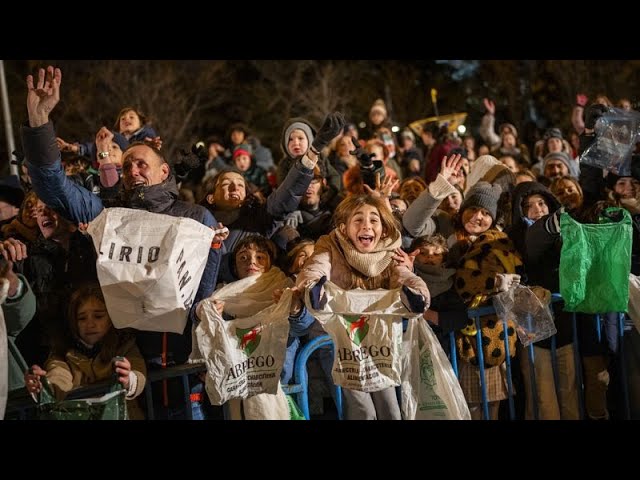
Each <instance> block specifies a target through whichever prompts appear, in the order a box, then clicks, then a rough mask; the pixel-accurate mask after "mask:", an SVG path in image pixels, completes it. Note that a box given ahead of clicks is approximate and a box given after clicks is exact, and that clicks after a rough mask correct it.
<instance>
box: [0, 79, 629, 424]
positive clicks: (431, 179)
mask: <svg viewBox="0 0 640 480" xmlns="http://www.w3.org/2000/svg"><path fill="white" fill-rule="evenodd" d="M26 84H27V91H28V95H27V109H28V122H27V124H25V125H23V126H22V128H21V135H22V142H23V148H24V159H25V160H24V163H23V164H22V165H21V169H22V175H21V177H20V178H18V177H15V176H9V177H5V178H3V179H1V180H0V221H1V224H2V226H1V228H0V231H1V233H2V241H1V243H0V247H1V248H0V250H1V253H2V255H3V257H4V259H5V267H4V268H3V269H2V270H0V277H1V278H3V279H6V281H7V282H8V285H9V290H8V293H7V297H6V300H5V302H4V304H3V310H4V314H5V319H6V324H7V330H8V335H9V345H10V362H9V365H10V375H9V390H10V391H11V390H13V391H15V390H20V389H24V388H26V389H27V390H28V391H29V392H31V393H34V394H37V393H38V392H39V391H40V390H41V388H42V382H41V378H42V377H43V376H46V377H47V379H48V380H49V382H50V384H51V385H52V387H53V389H54V391H55V394H56V396H58V398H64V396H65V395H66V394H68V393H69V392H70V391H71V390H72V389H74V388H77V387H79V386H83V385H88V384H91V383H95V382H98V381H101V380H105V379H108V378H110V376H112V375H113V374H114V372H115V374H116V376H117V381H118V382H120V383H121V384H122V386H123V388H124V389H125V390H126V392H127V395H126V398H127V400H128V405H129V412H130V417H131V418H144V413H143V408H141V407H144V405H140V402H141V401H144V399H143V398H142V397H139V396H140V394H141V393H142V391H143V390H144V388H145V384H146V376H147V372H148V371H149V370H153V369H161V368H167V367H170V366H173V365H180V364H183V363H185V362H186V361H187V359H188V358H189V355H190V354H191V352H192V349H193V347H194V345H193V340H192V338H193V337H192V330H193V329H195V328H196V326H197V325H198V323H199V321H200V320H199V318H198V315H197V312H198V306H199V305H200V304H201V302H202V301H204V300H206V299H213V300H212V301H213V302H214V303H213V304H214V306H215V308H216V309H217V310H218V311H219V313H220V315H222V316H223V318H227V319H231V318H233V315H231V314H230V313H229V304H226V303H227V302H225V301H222V300H217V299H216V298H217V297H216V294H215V292H216V291H219V290H220V289H221V288H225V286H228V285H231V284H233V283H234V282H238V281H242V280H243V279H245V278H247V277H251V276H264V278H268V279H269V282H268V286H267V287H268V290H269V294H270V295H272V297H273V299H272V300H271V301H272V302H274V303H277V302H278V300H279V299H280V297H281V296H282V294H283V290H284V289H286V288H291V289H292V291H293V298H294V300H293V302H292V306H291V310H290V312H289V324H290V332H289V338H288V341H287V349H286V356H285V362H284V368H283V370H282V376H281V381H282V382H283V383H285V384H286V383H289V382H291V381H292V366H293V361H294V359H295V355H296V352H297V351H298V350H299V348H300V346H301V345H302V344H304V343H305V342H307V341H309V340H310V339H313V338H315V337H317V336H318V335H322V334H323V333H324V330H323V328H322V326H321V325H320V324H319V322H318V321H317V320H316V319H314V317H313V316H312V315H311V314H310V312H309V311H308V310H307V308H306V306H305V304H304V302H303V298H304V292H305V289H307V288H312V287H314V286H315V287H316V288H318V289H321V288H322V284H323V282H325V281H327V280H330V281H331V282H333V283H334V284H336V285H337V286H338V287H340V288H343V289H345V290H351V289H356V288H360V289H364V290H375V289H380V288H381V289H395V288H399V289H401V291H402V295H401V297H402V302H403V304H404V305H405V306H406V308H407V309H408V310H409V311H411V312H414V313H416V314H418V315H421V318H422V320H423V321H424V322H427V323H428V325H429V326H430V327H431V328H432V329H433V331H434V332H435V333H436V334H437V335H438V338H439V339H440V340H441V343H442V346H443V348H444V349H445V351H447V352H448V353H449V354H451V355H457V356H458V358H459V359H460V362H459V366H460V368H459V382H460V386H461V387H462V391H463V392H464V396H465V399H466V401H467V403H468V406H469V409H470V412H471V416H472V418H474V419H480V418H482V395H481V389H480V368H479V365H478V351H477V348H478V347H477V344H476V338H475V335H476V333H477V332H476V328H475V325H474V324H473V322H470V321H469V320H468V318H467V310H468V309H469V308H475V307H478V306H481V305H485V304H489V303H490V301H491V300H490V299H491V297H492V295H495V294H496V293H499V292H505V291H508V290H509V289H510V288H513V287H514V286H516V285H518V284H525V285H528V286H530V287H531V288H532V290H533V291H534V292H536V295H538V296H539V298H540V299H541V300H542V301H545V302H547V303H548V302H549V300H550V293H552V292H554V293H555V292H558V291H559V264H560V251H561V247H562V235H561V233H562V232H561V229H560V222H559V218H560V215H561V214H562V213H563V212H567V213H569V215H571V216H572V217H573V218H575V219H576V220H578V221H580V222H583V223H596V222H597V218H598V216H599V215H600V213H601V212H602V211H603V210H604V209H605V208H607V207H621V208H624V209H626V210H628V211H629V213H630V214H631V215H632V217H633V218H634V220H635V219H637V218H640V203H639V199H640V188H639V186H640V184H639V181H640V177H637V176H634V175H633V174H631V175H630V176H618V175H616V174H614V173H612V172H606V171H603V170H602V169H600V168H597V167H594V166H591V165H586V164H584V163H581V162H580V153H581V152H582V151H583V150H585V149H586V148H587V147H588V146H589V144H590V143H591V142H593V140H594V126H595V123H596V121H597V119H598V118H599V116H601V115H602V114H603V113H604V112H605V111H606V110H605V109H604V107H605V106H606V107H609V106H611V102H610V101H609V100H608V99H607V98H606V97H604V96H602V95H600V96H597V97H596V98H595V102H594V103H593V104H592V105H589V104H588V100H587V98H586V97H585V96H584V95H579V96H578V97H577V106H576V107H575V109H574V112H573V115H572V118H571V122H572V127H573V130H571V131H565V132H563V131H562V129H560V128H557V127H553V128H549V129H547V130H546V131H545V132H544V134H543V136H542V139H541V140H540V141H539V142H537V143H536V144H535V145H526V144H525V143H523V142H522V141H521V140H520V139H519V137H518V128H517V127H516V125H513V124H511V123H502V124H500V125H499V127H498V129H497V131H496V130H495V125H496V111H495V104H494V103H493V102H492V101H491V100H489V99H485V101H484V106H485V109H486V113H485V115H484V116H483V118H482V121H481V124H480V125H479V128H478V130H477V131H478V133H479V135H478V136H477V137H475V136H473V135H465V136H462V137H459V136H458V135H457V133H456V132H453V131H451V130H450V129H449V128H448V126H447V125H440V124H439V123H438V122H433V123H429V124H424V125H423V126H422V127H421V128H420V129H419V131H412V130H410V129H408V128H407V129H404V130H401V131H400V132H399V134H398V135H395V134H394V133H393V132H392V130H391V124H390V121H389V117H388V114H387V109H386V106H385V103H384V102H383V101H382V100H376V101H375V102H374V103H373V105H372V107H371V110H370V116H369V125H368V132H367V134H366V136H365V135H363V137H365V138H363V137H360V131H359V129H358V128H357V127H356V126H355V125H354V124H352V123H349V121H348V119H345V118H344V116H343V115H342V114H340V113H338V112H328V113H327V116H326V118H325V120H324V122H323V124H322V125H321V126H320V128H317V127H316V126H314V125H313V124H312V122H310V121H309V120H308V119H305V118H292V119H283V128H282V137H281V148H282V153H283V155H282V158H281V159H280V160H279V161H278V162H274V160H273V155H272V152H271V151H270V150H269V149H268V148H266V147H265V146H263V145H261V144H260V141H259V139H257V138H256V137H255V136H252V134H251V131H250V129H249V127H247V126H246V125H243V124H237V123H236V124H232V125H231V126H230V128H229V131H228V132H227V135H226V138H224V139H222V138H221V137H220V136H212V137H211V138H210V139H209V140H208V141H207V142H206V145H205V147H204V152H205V155H204V156H206V158H202V159H201V161H200V162H199V163H197V162H196V165H195V166H193V167H192V168H190V169H188V171H184V170H180V171H179V172H177V171H176V168H175V166H174V161H173V159H170V158H165V157H164V156H163V152H162V137H161V132H156V131H155V129H154V128H153V126H151V125H150V124H149V123H148V122H147V121H146V118H145V115H144V113H143V112H141V111H140V110H138V109H137V108H135V107H130V106H127V107H124V108H122V110H121V111H120V113H119V114H118V116H117V117H116V122H115V125H114V126H112V128H108V127H107V126H104V127H102V128H101V129H100V130H99V131H98V132H97V133H96V136H95V138H94V139H92V140H90V141H86V142H79V141H78V142H72V143H70V142H68V141H66V140H63V139H62V138H59V137H57V136H56V132H55V128H54V124H53V122H52V121H51V119H50V114H51V112H52V111H53V110H54V109H55V107H56V105H57V103H58V102H59V100H60V94H61V85H62V72H61V71H60V70H59V69H57V68H54V67H47V68H46V69H40V70H39V71H38V74H37V75H36V76H31V75H30V76H28V77H27V81H26ZM622 106H623V107H627V108H628V107H629V102H628V101H626V102H625V103H624V105H622ZM568 120H569V119H568ZM567 123H569V122H567ZM634 161H635V158H634ZM114 206H122V207H126V208H132V209H142V210H146V211H149V212H153V213H162V214H165V215H170V216H174V217H186V218H190V219H193V220H195V221H197V222H200V223H201V224H203V225H206V226H207V227H211V228H213V229H215V230H216V234H215V237H214V240H213V242H212V244H211V249H210V250H209V254H208V258H207V259H206V265H205V269H204V273H203V275H202V279H201V281H200V285H199V287H198V289H197V293H196V295H195V299H194V302H193V304H192V306H191V309H190V312H189V317H188V322H187V324H186V327H185V330H184V332H182V334H177V333H169V332H146V331H134V330H129V329H124V330H121V329H116V328H115V327H114V326H113V323H112V319H111V318H110V316H109V313H108V311H107V308H106V306H105V305H106V304H105V299H104V296H103V293H102V291H101V289H100V285H99V283H98V277H97V273H96V268H95V259H96V253H95V250H94V248H93V245H92V243H91V240H90V238H89V237H88V235H87V234H86V229H87V225H88V224H89V223H90V222H91V221H92V220H94V219H95V218H96V217H97V216H98V215H99V214H100V212H101V211H102V210H103V209H104V208H108V207H114ZM635 225H636V223H635V221H634V235H633V256H632V272H633V273H635V274H637V273H638V272H639V271H640V263H638V256H637V255H636V253H637V249H638V248H640V243H639V242H638V239H639V238H640V237H639V234H640V230H639V229H638V227H636V226H635ZM267 276H268V277H267ZM267 287H265V288H267ZM311 297H312V299H313V298H316V297H315V296H314V295H312V296H311ZM316 300H317V298H316ZM552 308H553V314H554V318H555V325H556V327H557V334H556V335H555V336H554V339H553V342H554V343H555V346H556V347H557V366H558V368H557V372H556V375H557V379H558V380H557V381H556V380H554V372H553V370H552V365H551V355H550V348H551V347H550V345H551V339H547V340H543V341H541V342H538V343H536V344H535V347H534V351H535V362H534V363H535V365H534V368H535V372H536V375H535V378H536V380H535V381H536V385H535V387H536V388H532V387H533V386H532V385H531V378H530V375H529V370H530V365H529V357H528V355H527V352H526V350H525V349H524V348H523V347H522V345H520V344H519V343H517V337H516V334H515V328H514V327H515V326H514V324H513V322H511V321H509V322H507V329H506V331H505V329H504V326H503V323H502V322H501V321H500V320H499V319H498V318H497V317H496V316H495V315H493V316H486V317H483V318H482V321H481V330H482V332H481V334H482V339H483V341H482V351H483V357H484V367H485V368H484V373H485V379H486V390H487V400H488V402H489V412H490V418H492V419H497V418H499V415H500V404H501V402H502V401H503V400H505V399H506V398H507V396H508V388H507V378H506V377H507V372H506V368H505V360H506V356H507V352H506V350H505V342H504V338H505V336H506V337H507V338H508V344H509V354H510V355H511V356H512V357H514V358H513V359H512V361H513V362H514V363H513V364H514V365H516V366H519V367H518V368H515V369H514V372H515V373H514V377H515V378H516V382H515V394H516V398H518V399H519V401H520V402H521V404H522V406H523V411H524V413H523V414H522V416H523V417H524V418H527V419H532V418H534V415H533V409H534V405H535V406H536V408H537V410H538V412H539V415H538V418H540V419H549V420H551V419H565V420H569V419H580V418H581V414H580V409H579V407H578V404H579V400H580V399H579V395H581V394H582V393H581V392H582V389H581V388H580V386H579V385H578V384H577V380H576V374H575V371H576V368H578V366H577V365H576V364H575V361H574V360H575V358H576V356H575V352H574V349H573V335H574V332H573V331H572V326H571V321H572V320H571V314H570V313H569V312H565V311H564V310H563V304H562V302H559V303H555V304H553V306H552ZM602 314H604V315H605V317H604V318H606V319H610V321H608V323H607V325H609V324H610V323H611V322H613V321H614V320H613V319H614V317H615V315H616V312H602ZM577 323H578V336H579V339H580V346H581V347H580V356H579V358H580V360H581V362H582V370H583V382H584V401H585V417H584V418H589V419H608V418H610V416H611V415H613V414H615V410H616V407H615V404H616V401H617V400H619V398H617V396H616V395H614V394H612V390H614V389H612V388H609V387H610V385H612V384H613V383H615V382H619V381H620V379H619V378H618V377H619V375H618V370H617V369H616V362H617V361H618V360H617V359H616V348H617V337H616V330H615V328H606V329H605V331H606V332H607V333H608V336H607V339H608V340H609V341H608V342H601V341H599V339H598V334H597V329H596V328H595V326H594V316H593V315H587V314H578V322H577ZM451 332H455V337H456V342H455V348H456V350H457V351H456V352H452V351H450V344H449V342H448V339H447V337H448V335H449V334H450V333H451ZM318 353H319V354H318V358H319V360H320V364H321V366H322V369H323V371H324V372H325V375H324V376H325V377H326V380H328V381H330V370H331V361H332V358H331V356H330V354H329V353H328V351H320V352H318ZM114 357H118V360H117V361H115V362H112V358H114ZM189 381H190V387H191V389H192V392H202V391H203V387H202V383H203V379H202V377H201V376H198V375H193V376H191V377H190V379H189ZM148 388H153V389H154V390H153V392H154V401H155V402H156V404H154V406H153V407H154V412H155V416H156V418H163V419H180V418H186V412H185V409H186V408H194V409H195V408H196V407H195V406H190V405H187V406H185V405H184V404H183V395H182V386H181V384H180V382H179V381H178V380H167V381H164V382H159V383H157V384H153V385H151V387H148ZM534 393H535V395H534ZM200 395H202V394H200ZM608 397H609V398H608ZM193 398H197V400H198V401H197V404H198V408H200V409H201V408H202V407H201V404H202V403H203V402H202V401H201V400H202V398H201V396H197V395H196V396H193ZM343 399H344V412H345V418H347V419H401V418H402V415H401V411H400V405H399V403H398V399H397V395H396V391H395V389H394V388H387V389H384V390H381V391H377V392H373V393H364V392H360V391H356V390H350V389H343ZM204 403H206V402H204ZM245 403H246V401H245ZM233 408H234V411H236V413H234V415H233V416H234V418H244V417H243V415H244V413H243V412H246V411H248V410H250V408H251V405H249V404H247V405H244V406H243V407H239V406H238V405H236V406H235V407H233ZM219 415H220V413H219V410H218V409H216V408H214V407H212V406H210V405H209V406H207V407H206V409H205V410H199V411H198V412H195V411H194V412H193V415H192V416H193V417H194V418H217V417H218V416H219Z"/></svg>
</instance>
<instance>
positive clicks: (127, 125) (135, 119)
mask: <svg viewBox="0 0 640 480" xmlns="http://www.w3.org/2000/svg"><path fill="white" fill-rule="evenodd" d="M140 127H142V125H141V124H140V117H139V116H138V114H137V113H136V112H134V111H133V110H128V111H126V112H124V113H123V114H122V116H121V117H120V133H122V134H132V133H134V132H135V131H136V130H139V129H140Z"/></svg>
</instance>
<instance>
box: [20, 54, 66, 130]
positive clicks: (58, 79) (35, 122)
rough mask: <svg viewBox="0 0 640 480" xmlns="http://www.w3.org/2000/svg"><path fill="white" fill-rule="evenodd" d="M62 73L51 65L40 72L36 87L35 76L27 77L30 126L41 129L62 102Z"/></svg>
mask: <svg viewBox="0 0 640 480" xmlns="http://www.w3.org/2000/svg"><path fill="white" fill-rule="evenodd" d="M61 83H62V71H61V70H60V69H59V68H55V69H54V68H53V67H52V66H51V65H49V66H48V67H47V70H46V72H45V69H44V68H41V69H40V70H38V81H37V83H36V84H35V86H34V83H33V75H27V111H28V112H29V126H30V127H33V128H35V127H39V126H41V125H44V124H45V123H47V122H48V121H49V113H50V112H51V110H53V108H54V107H55V106H56V105H57V104H58V102H59V101H60V84H61Z"/></svg>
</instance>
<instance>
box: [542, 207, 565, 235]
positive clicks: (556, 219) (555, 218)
mask: <svg viewBox="0 0 640 480" xmlns="http://www.w3.org/2000/svg"><path fill="white" fill-rule="evenodd" d="M564 212H565V209H564V207H560V208H559V209H558V210H556V211H555V212H553V213H552V214H551V215H549V216H548V217H547V219H546V220H545V225H544V226H545V229H546V230H547V232H549V233H550V234H552V235H559V234H560V215H562V214H563V213H564Z"/></svg>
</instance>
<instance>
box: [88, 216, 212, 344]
mask: <svg viewBox="0 0 640 480" xmlns="http://www.w3.org/2000/svg"><path fill="white" fill-rule="evenodd" d="M88 232H89V234H90V235H91V238H92V239H93V244H94V246H95V248H96V252H97V254H98V260H97V265H96V267H97V270H98V280H99V281H100V286H101V287H102V292H103V293H104V299H105V302H106V304H107V310H108V311H109V316H110V317H111V320H112V321H113V324H114V326H115V327H116V328H125V327H131V328H136V329H138V330H146V331H152V332H174V333H183V331H184V327H185V325H186V323H187V315H188V313H189V309H190V308H191V304H192V303H193V299H194V297H195V295H196V292H197V291H198V286H199V285H200V279H201V278H202V273H203V272H204V269H205V266H206V264H207V259H208V256H209V249H210V248H211V240H212V239H213V230H212V229H210V228H209V227H207V226H206V225H203V224H201V223H199V222H196V221H195V220H192V219H190V218H184V217H172V216H170V215H162V214H159V213H150V212H146V211H144V210H134V209H129V208H106V209H104V210H103V211H102V212H101V213H100V215H98V216H97V217H96V218H95V220H93V221H92V222H91V224H90V225H89V229H88Z"/></svg>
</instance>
